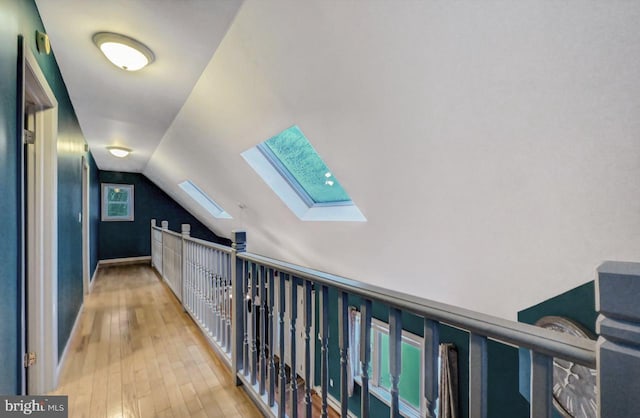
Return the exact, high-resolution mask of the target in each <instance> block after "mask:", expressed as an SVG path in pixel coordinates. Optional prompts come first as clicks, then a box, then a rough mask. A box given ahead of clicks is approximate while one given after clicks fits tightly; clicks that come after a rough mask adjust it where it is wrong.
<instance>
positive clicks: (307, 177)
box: [242, 125, 366, 221]
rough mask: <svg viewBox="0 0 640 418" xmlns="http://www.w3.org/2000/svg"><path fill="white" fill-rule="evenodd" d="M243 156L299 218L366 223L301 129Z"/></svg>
mask: <svg viewBox="0 0 640 418" xmlns="http://www.w3.org/2000/svg"><path fill="white" fill-rule="evenodd" d="M242 157H243V158H244V159H245V160H246V161H247V163H248V164H249V165H250V166H251V167H252V168H253V169H254V170H255V171H256V172H257V173H258V174H259V175H260V177H262V179H263V180H264V181H265V182H266V183H267V184H268V185H269V187H271V189H272V190H273V191H274V192H275V193H276V194H277V195H278V196H279V197H280V199H282V200H283V201H284V202H285V203H286V204H287V206H288V207H289V209H291V211H293V212H294V213H295V214H296V215H297V216H298V218H300V219H302V220H305V221H311V220H314V221H366V218H365V217H364V215H363V214H362V212H360V209H358V207H357V206H356V205H355V204H354V203H353V201H352V200H351V198H350V197H349V195H348V194H347V192H346V191H345V189H344V188H343V187H342V185H341V184H340V182H339V181H338V179H337V178H336V177H335V176H334V174H333V173H332V171H331V170H330V169H329V167H327V165H326V164H325V162H324V161H323V160H322V158H321V157H320V155H318V153H317V152H316V150H315V149H314V148H313V146H312V145H311V143H310V142H309V140H308V139H307V138H306V136H305V135H304V134H303V133H302V130H301V129H300V128H299V127H298V126H295V125H294V126H292V127H290V128H288V129H285V130H284V131H282V132H280V133H279V134H277V135H275V136H273V137H271V138H269V139H267V140H266V141H264V142H262V143H261V144H258V145H257V146H255V147H253V148H251V149H249V150H247V151H245V152H243V153H242Z"/></svg>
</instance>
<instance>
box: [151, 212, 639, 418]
mask: <svg viewBox="0 0 640 418" xmlns="http://www.w3.org/2000/svg"><path fill="white" fill-rule="evenodd" d="M164 224H165V222H163V226H164ZM151 230H152V239H153V240H155V241H154V244H153V245H152V260H153V265H154V267H155V268H156V269H157V270H158V272H161V274H162V277H163V278H164V280H165V281H166V282H167V284H168V285H169V287H171V288H172V290H174V293H175V294H176V296H177V297H178V299H179V300H180V301H181V302H182V304H183V306H184V307H185V310H186V311H187V312H188V313H189V315H191V316H192V318H193V319H194V321H195V322H196V323H197V324H198V325H199V326H200V328H201V330H202V332H203V333H204V334H205V335H206V336H207V337H208V338H209V341H210V342H211V343H212V345H213V346H214V348H215V349H216V350H217V351H218V352H219V353H220V354H222V356H223V358H224V359H226V360H227V364H228V365H229V366H230V368H231V370H232V373H233V374H234V376H235V377H236V381H237V384H242V385H244V387H245V389H246V390H247V393H248V394H249V395H250V397H251V398H252V400H253V401H254V402H255V403H256V405H257V406H258V407H259V408H260V409H261V411H262V412H263V413H264V414H265V415H267V416H273V417H285V416H289V417H297V416H298V415H302V416H305V417H311V416H312V415H313V414H314V412H313V410H314V399H317V398H315V396H314V390H315V387H314V381H315V376H314V371H313V364H314V358H313V352H314V342H315V338H316V336H315V333H316V326H317V331H318V338H319V340H320V344H319V345H320V353H319V357H320V379H319V381H320V384H319V393H318V394H317V396H318V398H319V405H317V406H316V409H319V414H320V416H322V417H327V416H328V411H329V398H330V396H329V393H328V390H329V370H328V368H329V355H332V356H333V355H338V356H339V358H340V399H339V400H338V402H339V407H340V412H341V415H342V416H345V417H346V416H347V415H348V414H349V413H350V411H349V409H348V406H349V405H348V398H349V395H348V389H347V388H348V382H347V378H348V370H347V369H348V367H349V364H348V362H349V361H348V353H349V331H348V315H349V295H355V296H357V297H359V300H361V305H360V306H359V310H360V315H361V324H362V326H361V328H360V330H361V332H360V335H359V338H360V344H359V346H360V353H359V358H360V362H361V363H360V374H361V376H360V382H359V383H360V386H361V402H360V411H361V416H363V417H367V416H369V414H370V399H371V398H370V397H371V392H370V387H369V386H370V385H369V380H370V376H368V370H369V367H370V362H371V351H370V347H371V345H370V344H369V341H370V340H369V338H370V332H371V322H372V304H374V303H382V304H385V305H386V306H388V307H389V372H390V382H391V383H390V390H389V392H390V398H391V399H390V416H392V417H394V418H395V417H400V416H401V406H400V398H399V386H398V385H399V381H400V378H401V370H402V350H401V341H402V330H403V325H402V312H408V313H411V314H412V315H415V316H418V317H420V318H422V321H423V328H424V333H423V335H424V338H423V346H422V350H421V353H422V361H421V363H422V365H423V366H422V367H423V376H424V377H423V381H422V382H421V391H422V393H421V398H422V405H421V415H422V416H427V417H435V416H436V405H437V397H438V379H437V370H438V346H439V342H440V340H439V328H440V325H441V324H442V325H447V326H451V327H454V328H457V329H460V330H464V331H466V332H468V334H469V370H468V374H469V393H468V405H469V417H470V418H486V417H487V413H488V412H487V411H488V409H487V402H488V396H487V391H488V386H487V385H488V382H487V378H488V357H487V343H488V341H489V340H493V341H497V342H500V343H503V344H507V345H510V346H514V347H519V348H524V349H528V350H530V357H531V370H530V375H531V381H530V391H531V393H530V399H531V402H530V416H531V417H532V418H551V417H552V409H553V401H552V400H553V386H552V385H553V370H554V366H553V364H554V362H553V359H554V358H558V359H563V360H566V361H570V362H572V363H575V364H580V365H584V366H587V367H589V368H597V373H598V388H597V392H598V395H599V401H598V417H600V418H605V417H606V418H618V417H620V418H622V417H631V416H640V404H639V403H638V402H636V401H635V399H637V395H638V392H637V387H638V386H639V385H638V383H639V382H640V326H638V324H640V308H639V306H640V304H639V303H637V298H638V295H640V264H637V263H618V262H615V263H614V262H607V263H604V264H603V265H602V266H601V267H600V268H599V270H598V274H599V276H598V279H597V286H596V293H597V295H596V297H597V309H598V310H599V312H600V314H601V315H600V318H599V319H598V332H599V334H600V335H599V339H598V342H597V344H596V342H594V341H591V340H586V339H581V338H578V337H573V336H570V335H566V334H559V333H556V332H553V331H550V330H547V329H543V328H539V327H535V326H532V325H528V324H523V323H519V322H514V321H509V320H505V319H502V318H498V317H494V316H490V315H485V314H482V313H478V312H474V311H470V310H466V309H463V308H460V307H456V306H452V305H448V304H444V303H440V302H436V301H432V300H428V299H424V298H421V297H418V296H414V295H408V294H405V293H401V292H397V291H394V290H390V289H387V288H381V287H379V286H374V285H371V284H367V283H363V282H358V281H355V280H351V279H348V278H345V277H341V276H337V275H333V274H329V273H324V272H321V271H317V270H314V269H310V268H306V267H302V266H298V265H295V264H291V263H287V262H283V261H279V260H275V259H271V258H268V257H264V256H260V255H257V254H252V253H248V252H246V233H245V232H244V231H234V232H233V244H232V246H231V247H226V246H221V245H218V244H213V243H210V242H207V241H202V240H198V239H195V238H192V237H190V236H189V227H188V225H184V226H183V229H182V231H183V233H182V234H177V233H174V232H171V231H168V227H167V228H164V227H163V228H158V227H157V226H156V225H155V221H152V226H151ZM158 232H161V234H162V237H161V238H159V237H158ZM176 239H177V241H176ZM178 241H180V243H181V244H180V246H179V247H178V246H177V244H176V242H178ZM157 243H162V258H161V259H162V262H161V263H159V262H158V260H159V257H160V256H159V254H158V252H159V251H160V249H159V244H157ZM178 248H180V249H181V251H182V253H181V256H180V257H178V256H177V255H176V254H175V253H176V251H178ZM178 262H179V263H181V268H180V269H176V265H177V263H178ZM159 267H160V268H159ZM174 273H177V274H179V275H180V276H181V277H180V279H176V278H175V277H174ZM177 283H180V284H181V285H182V287H181V290H180V292H176V290H175V289H174V286H176V285H177ZM329 289H333V291H336V292H337V294H338V299H337V300H338V303H337V305H331V304H330V300H329ZM316 300H317V303H318V309H317V317H316V310H315V309H314V304H315V303H316ZM238 302H240V303H238ZM332 309H333V310H336V311H337V313H338V329H337V335H330V334H329V316H328V313H329V312H330V310H332ZM332 332H333V331H332ZM336 337H337V339H338V347H339V349H338V352H337V353H329V339H330V338H336ZM298 345H300V346H299V347H298ZM298 349H300V352H301V353H302V355H301V356H300V357H302V358H298ZM300 381H301V382H302V384H300Z"/></svg>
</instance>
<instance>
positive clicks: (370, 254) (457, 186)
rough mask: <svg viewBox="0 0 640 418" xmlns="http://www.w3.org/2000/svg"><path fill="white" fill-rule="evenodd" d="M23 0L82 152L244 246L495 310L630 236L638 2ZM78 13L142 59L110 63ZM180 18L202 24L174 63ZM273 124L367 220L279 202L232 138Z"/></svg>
mask: <svg viewBox="0 0 640 418" xmlns="http://www.w3.org/2000/svg"><path fill="white" fill-rule="evenodd" d="M54 3H55V8H54V6H53V4H54ZM61 4H65V5H66V7H60V5H61ZM133 4H135V5H136V6H135V7H134V5H133ZM152 4H153V6H151V5H152ZM172 5H173V7H172ZM206 5H210V6H206ZM38 6H39V7H40V11H41V13H42V17H43V20H44V23H45V26H46V28H47V30H48V31H49V34H50V35H51V38H52V44H53V48H54V51H55V53H56V56H57V57H58V60H59V62H60V66H61V68H62V72H63V76H64V78H65V81H66V82H67V84H68V86H69V89H70V91H71V96H72V100H73V102H74V105H75V107H76V112H77V114H78V117H79V119H80V123H81V125H82V128H83V130H84V133H85V136H86V137H87V140H88V141H89V143H90V146H91V150H92V152H93V153H94V155H95V156H96V159H97V161H98V165H99V166H100V168H102V169H123V170H125V169H126V170H130V171H140V172H143V173H144V174H145V175H146V176H147V177H149V178H150V179H151V180H152V181H153V182H155V183H156V184H157V185H159V186H160V187H161V188H162V189H163V190H165V191H166V192H167V193H169V194H170V195H171V196H173V197H174V198H175V199H176V200H177V201H178V202H180V203H181V204H182V205H183V206H184V207H186V208H187V209H188V210H189V211H191V212H192V213H193V214H195V215H196V216H197V217H198V218H199V219H200V220H202V221H203V222H204V223H205V224H206V225H208V226H209V227H210V228H211V229H212V230H214V231H215V232H217V233H218V234H220V235H223V236H230V233H231V230H232V229H234V228H244V229H246V230H247V231H248V242H249V250H250V251H253V252H257V253H261V254H264V255H267V256H272V257H276V258H280V259H284V260H287V261H290V262H294V263H299V264H302V265H306V266H310V267H315V268H319V269H321V270H324V271H330V272H332V273H336V274H342V275H346V276H348V277H352V278H354V279H358V280H362V281H366V282H371V283H375V284H380V285H382V286H392V287H394V288H396V289H398V290H400V291H405V292H408V293H412V294H417V295H421V296H424V297H427V298H432V299H436V300H440V301H443V302H448V303H453V304H457V305H460V306H464V307H466V308H470V309H477V310H480V311H483V312H488V313H492V314H496V315H499V316H504V317H507V318H515V314H516V312H517V311H518V310H519V309H522V308H525V307H528V306H531V305H533V304H536V303H538V302H540V301H542V300H544V299H546V298H548V297H551V296H555V295H557V294H559V293H561V292H563V291H566V290H568V289H570V288H572V287H575V286H577V285H579V284H582V283H584V282H586V281H588V280H591V279H593V277H594V271H595V268H596V267H597V265H598V264H599V263H600V262H602V261H603V260H605V259H621V260H624V259H627V260H634V259H635V260H637V257H638V254H640V216H638V213H640V193H638V190H640V143H639V142H638V138H640V124H638V120H640V117H638V116H639V115H640V78H638V76H637V74H640V31H638V30H637V22H638V21H640V3H633V2H617V1H616V2H607V3H606V4H598V3H588V4H585V3H584V2H582V1H578V0H571V1H567V2H541V1H539V0H523V1H519V2H511V3H509V2H504V1H498V0H496V1H484V2H475V1H471V0H469V1H461V2H424V1H402V2H392V1H375V0H371V1H361V2H358V1H350V2H349V1H326V0H314V1H311V0H309V1H304V2H300V1H293V0H271V1H263V0H246V1H245V2H244V3H243V5H242V7H241V8H239V11H238V12H237V15H236V16H235V19H234V20H233V23H232V24H231V25H230V26H229V22H231V19H232V18H233V16H234V13H235V10H236V8H237V6H238V3H228V2H191V1H189V2H184V1H183V2H169V1H166V2H159V3H158V2H155V1H154V2H151V1H138V2H133V1H121V2H90V3H87V2H85V1H79V0H76V1H71V0H65V1H55V2H53V1H44V0H40V1H38ZM145 6H146V7H145ZM119 7H120V8H122V9H123V10H126V13H125V12H122V13H123V15H125V16H122V17H121V18H122V19H124V20H122V21H121V20H120V19H119V18H117V17H115V16H117V15H118V14H119V13H120V9H119ZM202 7H212V8H213V9H207V13H205V12H203V11H202V10H200V9H199V8H202ZM223 7H224V8H223ZM222 8H223V9H222ZM61 9H66V10H64V12H63V11H61ZM185 9H187V10H185ZM220 9H222V10H220ZM212 10H215V11H216V12H215V13H214V12H213V11H212ZM89 11H91V13H89ZM216 13H219V14H220V15H221V16H222V15H223V16H222V17H221V16H218V15H217V14H216ZM189 15H192V16H198V17H199V18H200V19H199V20H197V21H195V22H193V23H192V22H191V21H190V18H189V17H188V16H189ZM205 15H206V16H205ZM86 16H92V17H86ZM110 16H111V17H110ZM207 19H214V20H216V22H218V20H221V21H222V22H218V23H216V24H215V25H214V24H213V23H211V22H209V23H208V20H207ZM203 20H204V21H205V22H203ZM71 21H73V22H75V25H70V24H68V22H71ZM121 22H128V24H126V25H124V24H123V23H121ZM76 26H77V27H76ZM143 27H144V28H149V29H148V32H146V30H147V29H144V30H145V31H143V29H142V28H143ZM227 28H228V31H227ZM98 30H112V31H122V32H125V33H126V34H128V35H131V36H134V37H136V38H138V39H140V40H141V41H143V42H145V43H147V44H148V45H149V46H150V47H151V48H152V49H154V51H155V52H156V53H157V54H158V62H157V63H154V64H153V65H152V66H150V67H149V68H148V69H147V70H145V71H143V72H140V73H139V74H134V75H131V74H127V73H122V72H119V71H117V70H116V69H115V68H113V67H110V65H109V64H108V63H105V62H104V59H102V58H101V57H100V56H99V52H98V51H97V49H96V48H95V47H93V45H92V44H91V41H90V35H91V34H92V33H93V32H95V31H98ZM138 30H139V32H138ZM192 30H193V31H201V32H199V33H200V36H203V35H202V34H203V33H208V32H207V31H208V30H212V31H213V32H214V34H213V35H210V36H209V38H208V40H209V39H213V40H212V41H211V42H208V43H207V45H208V46H209V47H208V48H207V47H206V45H205V46H203V45H200V47H201V48H202V49H197V50H196V46H195V45H194V46H193V50H191V48H186V49H188V50H189V51H190V52H193V55H198V56H194V57H192V58H193V59H194V60H196V61H197V64H194V65H193V66H192V65H184V64H182V63H177V62H175V61H174V58H170V57H171V55H170V53H171V52H170V51H171V48H169V47H168V46H169V45H171V46H172V47H176V48H177V50H178V52H185V51H183V49H184V48H181V46H184V45H190V46H192V42H197V39H200V38H197V37H196V38H195V39H194V38H193V36H195V35H193V34H190V35H187V32H184V31H192ZM225 32H226V35H225ZM162 33H164V34H165V35H162ZM189 33H191V32H189ZM223 36H224V39H222V37H223ZM161 37H162V38H163V39H164V40H163V41H162V42H156V40H158V39H160V38H161ZM188 39H191V41H188ZM221 39H222V41H220V40H221ZM76 44H77V45H76ZM162 45H167V51H163V50H162V49H158V48H163V46H162ZM216 47H217V49H216ZM76 48H78V49H76ZM79 48H81V49H79ZM214 50H215V53H214ZM178 52H175V53H176V54H177V53H178ZM185 53H186V52H185ZM164 56H166V59H164V58H163V57H164ZM88 61H91V62H88ZM164 61H171V62H164ZM77 66H81V68H84V70H82V69H80V67H77ZM168 67H172V68H171V69H169V68H168ZM187 69H188V70H189V71H187ZM156 72H157V73H162V74H158V75H157V78H156ZM161 75H162V76H167V77H168V78H161ZM186 80H188V81H186ZM156 82H157V83H158V84H156ZM149 83H152V84H153V86H150V85H149ZM102 84H104V85H105V86H109V87H108V88H104V89H102V88H101V87H100V86H101V85H102ZM178 84H179V85H180V86H182V87H181V90H180V94H181V96H180V99H179V100H178V98H176V97H177V96H178V93H176V94H173V93H171V94H166V93H167V92H166V89H167V88H171V89H173V88H177V87H176V85H178ZM187 84H188V86H187ZM96 86H98V87H99V88H100V90H95V88H96ZM113 91H121V92H123V93H122V94H127V93H128V92H130V91H136V94H135V95H134V96H133V97H131V98H130V99H128V100H131V101H133V102H128V101H126V100H121V96H118V97H115V96H114V95H113V94H112V92H113ZM96 92H98V93H99V94H95V95H94V96H91V97H89V96H88V95H89V94H94V93H96ZM165 100H166V102H167V103H164V102H165ZM109 103H110V105H107V104H109ZM129 103H135V105H134V106H133V107H128V106H127V105H128V104H129ZM103 105H104V107H103ZM165 106H166V107H165ZM160 108H162V110H160ZM176 113H177V115H176ZM174 116H175V117H174ZM129 124H132V126H129ZM293 124H297V125H299V126H300V127H301V128H302V130H303V131H304V132H305V134H306V135H307V137H308V138H309V140H310V141H311V142H312V143H313V145H314V147H315V148H316V149H317V150H318V152H319V153H320V155H321V156H322V157H323V158H324V160H325V162H327V165H328V166H329V167H330V168H331V171H332V172H333V173H334V174H335V175H336V177H337V178H338V179H339V181H340V183H341V184H342V185H343V186H344V187H345V189H346V190H347V192H348V193H349V194H350V196H351V197H352V198H353V200H354V201H355V203H356V204H357V205H358V207H359V208H360V209H361V210H362V212H363V213H364V215H365V217H366V218H367V222H365V223H350V222H337V223H334V222H302V221H299V220H298V219H297V218H296V217H295V215H293V214H292V213H291V212H290V211H289V210H288V209H287V207H286V206H285V205H284V204H283V203H282V202H281V201H280V200H279V199H278V197H277V196H276V195H275V194H274V193H273V192H272V191H271V190H270V189H269V188H268V187H267V186H266V185H265V184H264V182H263V181H262V180H261V179H260V178H259V177H258V176H257V175H256V174H255V172H254V171H253V170H252V169H251V168H250V167H249V166H248V165H247V164H246V162H245V161H244V160H243V159H242V157H241V156H240V153H241V152H243V151H245V150H246V149H248V148H250V147H252V146H255V145H256V144H257V143H259V142H261V141H264V140H265V139H267V138H269V137H270V136H272V135H273V134H275V133H278V132H280V131H281V130H283V129H285V128H287V127H289V126H291V125H293ZM123 127H129V128H131V129H134V130H133V131H132V132H133V133H134V135H133V136H129V137H126V139H125V138H124V137H122V141H126V142H125V143H124V145H128V146H131V147H132V148H133V149H134V150H135V154H134V156H132V157H131V165H127V166H123V167H119V166H116V165H114V163H112V162H111V161H113V159H108V158H107V156H106V155H105V154H104V146H105V145H107V144H110V143H112V142H113V141H114V137H113V136H112V135H113V134H112V133H114V132H118V133H120V132H123V131H122V129H124V128H123ZM118 129H121V130H120V131H119V130H118ZM151 133H153V135H152V134H151ZM147 134H148V135H147ZM158 141H160V142H158ZM137 155H139V156H141V157H142V158H140V161H138V160H137V159H136V158H137ZM149 155H152V156H151V158H149ZM126 164H129V163H126ZM186 179H189V180H191V181H193V182H194V183H195V184H196V185H197V186H199V187H200V188H201V189H202V190H203V191H204V192H206V193H207V194H209V195H210V196H211V197H212V198H213V199H214V200H215V201H216V202H217V203H219V204H220V205H221V206H222V207H223V208H224V209H225V210H226V211H227V212H228V213H229V214H230V215H231V216H233V218H234V219H232V220H218V219H215V218H212V217H211V216H210V215H208V214H207V213H205V212H204V211H203V210H202V209H201V208H199V207H198V206H197V205H196V204H195V203H194V202H193V201H192V200H190V199H189V198H188V197H187V196H186V195H185V194H184V192H183V191H182V190H181V189H180V188H179V187H178V184H179V183H180V182H182V181H184V180H186ZM172 227H174V228H176V227H177V225H174V226H172Z"/></svg>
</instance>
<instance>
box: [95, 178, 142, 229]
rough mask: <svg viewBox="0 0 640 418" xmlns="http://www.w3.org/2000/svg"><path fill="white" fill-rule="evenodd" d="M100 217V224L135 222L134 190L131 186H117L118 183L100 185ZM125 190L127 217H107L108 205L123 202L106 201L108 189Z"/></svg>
mask: <svg viewBox="0 0 640 418" xmlns="http://www.w3.org/2000/svg"><path fill="white" fill-rule="evenodd" d="M101 188H102V193H101V198H102V202H101V205H100V207H101V217H100V219H101V220H102V222H133V221H134V220H135V195H134V192H135V190H134V189H135V188H134V185H133V184H118V183H101ZM112 188H113V189H126V190H128V192H129V193H128V199H127V201H126V203H127V215H124V216H110V215H109V210H108V207H109V203H123V202H110V201H109V199H108V194H109V189H112Z"/></svg>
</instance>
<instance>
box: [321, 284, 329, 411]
mask: <svg viewBox="0 0 640 418" xmlns="http://www.w3.org/2000/svg"><path fill="white" fill-rule="evenodd" d="M320 347H321V348H320V356H321V360H320V391H321V398H322V403H321V406H320V414H321V416H322V418H327V417H328V406H327V394H328V389H329V288H328V287H327V286H324V285H322V286H321V287H320Z"/></svg>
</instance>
